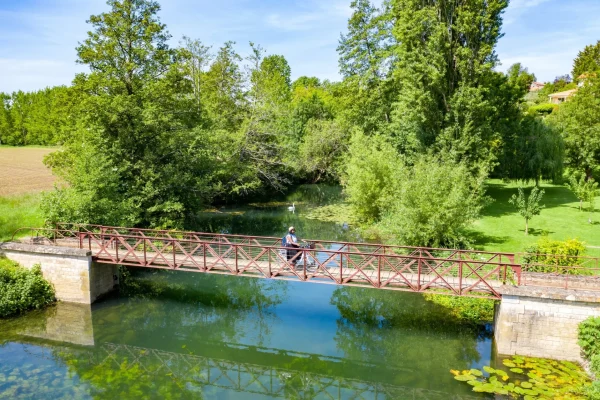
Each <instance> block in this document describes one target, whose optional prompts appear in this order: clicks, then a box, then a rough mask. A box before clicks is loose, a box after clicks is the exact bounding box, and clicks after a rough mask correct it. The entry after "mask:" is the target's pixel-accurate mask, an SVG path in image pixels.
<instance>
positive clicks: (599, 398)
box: [579, 317, 600, 400]
mask: <svg viewBox="0 0 600 400" xmlns="http://www.w3.org/2000/svg"><path fill="white" fill-rule="evenodd" d="M579 346H581V350H582V352H583V354H584V357H585V358H586V359H587V360H588V361H589V363H590V365H589V366H590V370H591V372H592V374H594V376H595V377H596V380H595V381H594V383H593V384H592V386H590V387H589V388H588V390H587V396H588V398H589V399H591V400H600V317H596V318H593V317H590V318H588V319H586V320H585V321H583V322H582V323H581V324H579Z"/></svg>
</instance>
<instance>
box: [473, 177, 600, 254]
mask: <svg viewBox="0 0 600 400" xmlns="http://www.w3.org/2000/svg"><path fill="white" fill-rule="evenodd" d="M518 186H519V185H518V184H517V183H509V184H506V183H503V182H502V181H500V180H490V181H489V182H488V195H489V196H490V197H492V198H493V199H494V200H495V201H494V202H493V203H492V204H490V205H489V206H488V207H487V208H486V209H485V210H484V211H483V218H481V219H480V220H479V221H476V222H475V224H474V226H473V239H475V242H476V247H477V248H480V249H483V250H493V251H505V252H520V251H523V250H524V249H525V248H526V247H528V246H530V245H531V244H533V243H535V242H536V241H538V240H539V239H540V237H541V236H542V235H546V234H547V235H548V237H549V238H551V239H556V240H565V239H570V238H577V239H579V240H583V241H585V242H586V244H587V245H588V246H598V247H600V211H596V212H594V213H593V214H592V223H591V224H590V223H588V217H589V216H590V213H589V212H588V211H587V209H586V205H585V203H584V211H579V201H578V200H577V198H576V197H575V196H574V195H573V193H571V191H570V190H569V189H567V188H566V187H565V186H559V185H552V184H542V185H541V186H542V188H543V189H544V190H545V194H544V197H543V199H542V204H544V205H545V208H544V209H542V212H541V214H540V215H539V216H536V217H533V219H532V220H530V221H529V235H527V236H526V235H525V220H524V219H523V218H522V217H521V216H520V215H518V214H517V212H516V209H515V208H514V207H513V206H512V205H511V204H509V203H508V199H509V198H510V197H511V196H512V195H513V194H516V193H517V187H518ZM530 189H531V187H528V188H527V189H526V191H525V193H526V194H527V195H529V190H530ZM596 201H598V199H596ZM599 206H600V204H598V205H597V206H596V207H599ZM588 255H590V256H596V257H598V256H600V249H594V248H588Z"/></svg>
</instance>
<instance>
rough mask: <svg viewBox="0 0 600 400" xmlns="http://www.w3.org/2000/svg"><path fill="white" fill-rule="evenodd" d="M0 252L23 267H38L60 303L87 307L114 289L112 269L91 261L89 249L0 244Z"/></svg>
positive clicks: (113, 268)
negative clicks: (39, 266)
mask: <svg viewBox="0 0 600 400" xmlns="http://www.w3.org/2000/svg"><path fill="white" fill-rule="evenodd" d="M0 253H3V254H4V255H5V256H6V257H8V258H9V259H11V260H13V261H16V262H18V263H19V264H21V265H22V266H23V267H25V268H31V267H33V266H34V265H35V264H40V265H41V267H42V274H43V275H44V278H46V279H47V280H48V281H49V282H50V283H52V285H54V290H55V291H56V298H57V299H58V300H61V301H66V302H72V303H84V304H91V303H93V302H94V301H95V300H96V299H97V298H98V297H100V296H101V295H103V294H105V293H107V292H109V291H111V290H112V289H113V287H114V279H113V276H114V275H115V274H116V273H117V270H116V267H115V266H112V265H104V264H96V263H94V262H92V254H91V252H90V251H89V250H82V249H72V248H65V247H56V246H40V245H29V244H22V243H2V244H0Z"/></svg>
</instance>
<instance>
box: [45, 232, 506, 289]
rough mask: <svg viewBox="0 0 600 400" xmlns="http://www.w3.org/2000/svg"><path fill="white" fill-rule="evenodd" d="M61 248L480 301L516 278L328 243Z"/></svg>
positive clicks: (87, 243) (109, 259) (117, 241)
mask: <svg viewBox="0 0 600 400" xmlns="http://www.w3.org/2000/svg"><path fill="white" fill-rule="evenodd" d="M54 243H55V244H56V245H60V246H67V247H86V248H89V249H90V250H91V251H92V252H93V254H94V258H95V260H96V261H97V262H99V263H107V264H118V265H126V266H134V267H147V268H160V269H171V270H180V271H192V272H207V273H216V274H230V275H237V276H249V277H262V278H272V279H284V280H300V281H311V282H315V283H329V284H341V285H349V286H367V287H375V288H381V289H391V290H407V291H416V292H426V291H443V292H447V293H448V294H454V295H468V296H474V297H489V296H492V297H498V296H499V295H498V289H499V288H500V287H501V286H502V285H503V284H504V283H505V282H506V279H507V277H508V274H509V273H512V270H511V269H510V268H509V265H508V264H504V263H497V262H493V261H492V262H490V261H486V260H483V261H482V260H473V259H465V258H464V257H463V258H459V259H444V258H436V257H433V256H427V257H423V256H422V255H421V254H415V253H414V252H413V254H404V255H400V254H393V253H392V254H385V253H381V252H371V253H364V252H360V251H349V250H346V251H340V250H333V249H331V248H325V247H324V246H320V247H321V248H319V249H316V248H315V249H299V250H292V251H293V253H288V252H289V249H286V248H281V247H277V246H266V245H263V244H260V243H259V244H255V243H249V244H248V243H231V242H225V243H224V242H210V241H190V242H186V241H184V240H176V239H164V238H163V239H157V238H152V239H150V238H139V237H135V238H130V237H129V238H128V237H122V236H119V235H105V236H104V237H102V238H100V237H90V236H86V237H85V238H84V239H82V238H81V237H80V238H73V237H71V238H61V239H56V240H55V242H54ZM354 250H359V249H354ZM288 254H289V256H290V257H291V259H288V258H290V257H288ZM293 262H295V265H294V263H293ZM508 278H510V277H508Z"/></svg>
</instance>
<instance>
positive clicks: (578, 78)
mask: <svg viewBox="0 0 600 400" xmlns="http://www.w3.org/2000/svg"><path fill="white" fill-rule="evenodd" d="M591 76H596V73H595V72H584V73H583V74H581V75H579V76H578V77H577V80H582V79H587V78H589V77H591Z"/></svg>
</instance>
